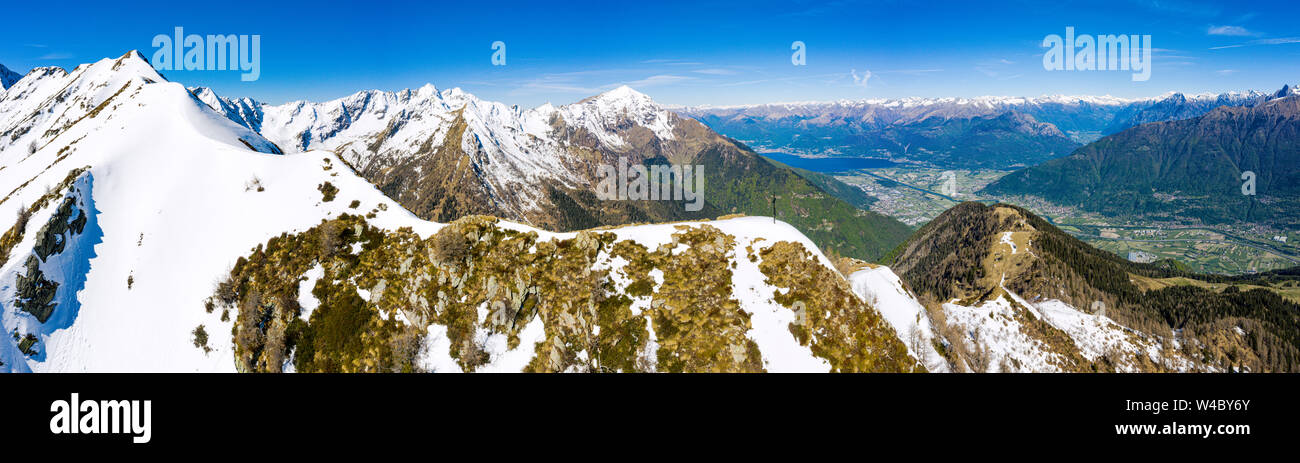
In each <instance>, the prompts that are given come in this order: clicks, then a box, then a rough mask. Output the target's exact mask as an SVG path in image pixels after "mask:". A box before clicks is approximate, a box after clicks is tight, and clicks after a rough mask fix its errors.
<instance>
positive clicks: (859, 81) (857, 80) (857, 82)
mask: <svg viewBox="0 0 1300 463" xmlns="http://www.w3.org/2000/svg"><path fill="white" fill-rule="evenodd" d="M849 75H851V76H853V85H854V86H857V87H862V88H867V81H869V80H871V71H869V70H866V69H863V70H862V75H858V70H857V69H850V70H849Z"/></svg>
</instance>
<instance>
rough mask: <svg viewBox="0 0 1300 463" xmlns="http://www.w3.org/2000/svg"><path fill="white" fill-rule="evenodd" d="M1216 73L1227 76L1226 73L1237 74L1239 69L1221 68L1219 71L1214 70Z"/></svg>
mask: <svg viewBox="0 0 1300 463" xmlns="http://www.w3.org/2000/svg"><path fill="white" fill-rule="evenodd" d="M1214 73H1215V74H1218V75H1221V76H1226V75H1231V74H1236V73H1237V70H1236V69H1220V70H1218V71H1214Z"/></svg>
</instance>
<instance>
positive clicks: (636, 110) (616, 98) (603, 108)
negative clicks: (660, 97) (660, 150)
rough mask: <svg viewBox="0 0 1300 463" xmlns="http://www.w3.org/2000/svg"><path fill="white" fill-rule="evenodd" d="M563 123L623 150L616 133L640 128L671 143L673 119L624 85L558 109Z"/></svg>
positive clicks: (624, 144)
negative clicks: (648, 130)
mask: <svg viewBox="0 0 1300 463" xmlns="http://www.w3.org/2000/svg"><path fill="white" fill-rule="evenodd" d="M560 116H561V117H563V118H564V120H565V122H566V123H568V124H570V125H573V126H576V127H581V128H584V129H587V131H588V132H591V133H592V134H594V135H595V136H596V138H597V139H599V140H600V142H601V143H602V144H604V145H606V146H608V147H611V148H622V147H626V146H627V143H626V142H625V141H624V140H623V138H622V137H621V136H619V135H618V133H617V132H618V131H620V130H621V129H627V128H631V127H632V126H642V127H645V128H647V129H650V131H652V132H653V133H654V135H655V136H656V137H658V138H659V139H661V140H672V139H673V138H674V137H673V125H674V120H673V118H674V115H673V113H672V112H671V111H669V110H668V109H666V108H664V107H663V106H660V105H659V104H658V103H655V102H654V100H652V99H651V98H650V97H649V96H646V95H645V94H644V93H641V92H638V91H636V90H632V88H631V87H628V86H626V85H624V86H621V87H618V88H616V89H613V90H610V91H608V92H605V93H602V94H599V95H596V96H593V97H590V98H587V99H584V100H582V101H579V102H577V103H574V104H570V105H566V106H563V107H561V108H560Z"/></svg>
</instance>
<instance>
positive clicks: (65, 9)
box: [0, 0, 1300, 107]
mask: <svg viewBox="0 0 1300 463" xmlns="http://www.w3.org/2000/svg"><path fill="white" fill-rule="evenodd" d="M1297 12H1300V7H1297V5H1296V4H1295V2H1294V1H1293V0H1292V1H1278V2H1244V1H1231V2H1228V1H1218V2H1207V1H1195V0H1160V1H1154V0H1128V1H1113V2H1072V1H1051V2H1030V1H1010V2H980V1H966V2H926V3H920V2H903V1H832V2H818V1H790V0H787V1H780V2H766V1H752V2H739V1H729V2H715V1H710V0H696V1H685V2H673V1H655V2H636V3H621V2H612V1H611V2H564V3H561V2H537V1H529V2H500V1H477V2H452V3H446V4H443V3H441V2H409V3H407V2H383V1H371V2H339V3H337V4H334V3H331V2H303V3H294V2H272V1H259V2H248V3H241V2H237V1H227V2H216V3H210V4H209V3H196V2H156V3H150V2H141V3H135V4H131V5H126V4H122V3H117V2H95V3H85V4H72V5H69V4H55V2H21V3H16V4H13V5H10V6H8V7H7V9H6V16H8V17H9V18H10V20H9V21H6V22H5V23H6V27H4V28H3V29H0V64H4V65H6V66H8V67H10V68H12V69H14V70H16V71H18V72H25V71H27V70H28V69H30V68H31V67H33V66H43V65H58V66H63V67H65V68H69V69H71V68H72V67H74V66H76V65H77V64H79V63H83V62H90V61H94V60H97V59H100V58H103V57H116V56H119V55H121V54H122V53H124V52H125V51H126V50H130V49H138V50H140V51H141V52H142V53H143V54H144V55H145V56H146V57H151V56H153V53H154V51H155V49H154V47H153V46H152V44H151V40H152V39H153V37H154V36H155V35H158V34H170V33H171V31H172V30H173V28H174V27H176V26H181V27H184V28H185V31H186V33H187V34H189V33H195V34H202V35H206V34H258V35H261V37H262V38H261V41H262V43H261V55H262V56H261V77H260V79H258V80H257V81H254V82H242V81H240V78H239V73H238V72H234V71H169V72H166V73H165V74H166V75H167V77H168V78H169V79H171V80H174V81H179V82H182V83H185V84H186V85H206V86H210V87H212V88H214V89H215V90H216V91H217V92H218V93H220V94H222V95H226V96H249V97H253V98H257V99H260V100H263V101H267V102H270V103H281V102H286V101H292V100H299V99H306V100H326V99H332V98H337V97H340V96H344V95H347V94H350V93H353V92H356V91H358V90H364V89H381V90H400V89H403V88H416V87H419V86H421V85H423V84H425V83H433V84H434V85H436V86H437V87H439V88H444V89H445V88H451V87H461V88H463V89H465V90H466V91H469V92H471V93H474V94H476V95H478V96H480V97H482V98H486V99H490V100H496V101H503V102H506V103H510V104H519V105H523V106H530V107H531V106H536V105H539V104H542V103H545V102H553V103H556V104H562V103H568V102H572V101H576V100H579V99H582V98H584V97H586V96H590V95H592V94H595V93H599V92H601V91H604V90H608V89H610V88H613V87H615V86H618V85H621V84H627V85H631V86H632V87H634V88H636V89H638V90H640V91H642V92H644V93H646V94H649V95H650V96H652V97H654V98H655V99H656V100H657V101H659V102H662V103H671V104H740V103H763V102H780V101H806V100H833V99H840V98H854V99H856V98H881V97H904V96H926V97H936V96H978V95H1029V96H1033V95H1040V94H1057V93H1064V94H1097V95H1100V94H1111V95H1116V96H1125V97H1134V96H1151V95H1158V94H1161V93H1164V92H1167V91H1183V92H1204V91H1227V90H1245V89H1258V90H1275V89H1277V88H1280V87H1281V86H1282V85H1283V84H1284V83H1297V82H1300V21H1296V19H1295V18H1296V13H1297ZM1067 26H1073V27H1075V28H1076V30H1077V31H1078V33H1080V34H1083V33H1088V34H1149V35H1151V36H1152V41H1153V43H1154V48H1155V53H1154V54H1155V57H1154V63H1153V68H1152V69H1153V70H1152V75H1151V78H1150V80H1148V81H1146V82H1133V81H1132V80H1131V77H1130V76H1131V73H1130V72H1121V71H1105V72H1103V71H1093V72H1067V71H1055V72H1050V71H1046V70H1044V69H1043V66H1042V54H1043V51H1044V50H1043V48H1042V47H1041V43H1042V41H1043V38H1044V37H1045V36H1046V35H1048V34H1058V35H1064V33H1065V28H1066V27H1067ZM498 40H499V41H503V42H505V44H506V66H493V65H492V63H491V57H492V53H493V50H492V49H491V44H492V43H493V42H494V41H498ZM794 41H802V42H804V43H805V44H806V46H807V65H805V66H794V65H792V64H791V62H790V58H791V54H792V51H791V43H792V42H794ZM868 72H869V73H870V76H871V77H870V78H868V79H863V78H862V77H863V76H866V75H867V73H868ZM855 75H856V76H857V78H855Z"/></svg>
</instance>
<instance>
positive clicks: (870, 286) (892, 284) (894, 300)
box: [848, 266, 950, 373]
mask: <svg viewBox="0 0 1300 463" xmlns="http://www.w3.org/2000/svg"><path fill="white" fill-rule="evenodd" d="M848 278H849V281H850V282H851V283H852V284H853V291H854V292H855V293H857V294H858V296H859V297H861V298H862V299H863V300H865V301H867V302H869V303H871V305H872V306H873V307H875V308H876V310H879V311H880V313H881V314H882V315H884V316H885V320H886V321H888V322H889V324H890V326H893V327H894V331H895V332H897V333H898V338H899V339H902V340H903V342H904V343H905V344H907V351H908V353H909V354H911V355H912V357H913V358H916V359H918V360H920V361H921V363H923V364H925V368H926V369H927V370H929V371H931V372H936V373H937V372H947V371H950V369H949V367H948V362H947V361H946V360H944V358H943V356H942V355H940V354H939V352H938V351H937V350H935V345H936V343H939V344H943V343H947V341H946V340H944V339H943V338H942V337H941V336H939V335H937V334H936V333H935V330H934V326H933V325H932V322H931V321H930V315H929V314H928V313H926V311H925V307H924V306H922V305H921V303H920V302H918V301H917V300H916V296H914V295H912V293H911V292H909V291H907V289H906V288H904V287H903V281H902V280H900V279H898V275H895V274H894V272H893V271H891V270H889V267H885V266H879V267H875V268H866V269H862V270H858V271H856V272H853V274H851V275H849V277H848Z"/></svg>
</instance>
